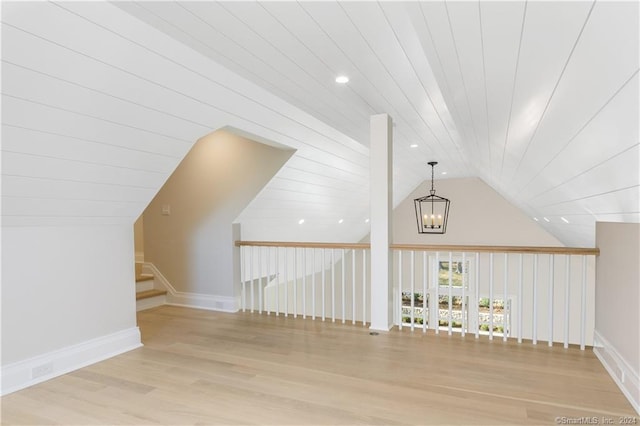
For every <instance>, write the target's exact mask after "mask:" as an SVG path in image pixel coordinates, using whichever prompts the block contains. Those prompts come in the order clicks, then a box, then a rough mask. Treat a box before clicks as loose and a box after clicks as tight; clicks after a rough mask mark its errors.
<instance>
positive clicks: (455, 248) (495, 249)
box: [391, 244, 600, 256]
mask: <svg viewBox="0 0 640 426" xmlns="http://www.w3.org/2000/svg"><path fill="white" fill-rule="evenodd" d="M391 248H392V249H394V250H415V251H452V252H474V253H475V252H478V253H525V254H536V253H537V254H583V255H594V256H598V255H600V249H599V248H597V247H596V248H589V247H533V246H532V247H529V246H472V245H425V244H391Z"/></svg>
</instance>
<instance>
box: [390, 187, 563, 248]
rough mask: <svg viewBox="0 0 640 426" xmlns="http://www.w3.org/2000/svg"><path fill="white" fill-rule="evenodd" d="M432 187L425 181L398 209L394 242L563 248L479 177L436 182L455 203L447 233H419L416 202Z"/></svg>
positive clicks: (451, 209) (442, 192)
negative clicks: (414, 203)
mask: <svg viewBox="0 0 640 426" xmlns="http://www.w3.org/2000/svg"><path fill="white" fill-rule="evenodd" d="M430 188H431V182H430V181H425V182H423V183H422V184H420V185H418V187H417V188H416V189H415V190H414V191H413V192H412V193H411V194H409V195H408V196H407V198H406V199H405V200H404V201H402V202H401V203H400V204H398V206H397V207H396V208H395V210H394V215H393V242H394V243H397V244H402V243H404V244H468V245H469V244H478V245H513V246H563V244H562V243H561V242H560V241H559V240H558V239H557V238H555V237H554V236H552V235H551V234H549V233H548V232H547V231H545V230H544V229H543V228H542V227H541V226H539V225H538V224H537V223H536V222H535V221H534V220H533V219H532V218H530V217H528V216H526V215H525V214H524V213H523V212H522V211H521V210H520V209H518V208H517V207H515V206H513V205H512V204H511V203H509V202H508V201H507V200H505V199H504V198H503V197H502V196H501V195H500V194H498V193H497V192H496V191H495V190H494V189H493V188H491V187H490V186H489V185H487V184H486V183H484V182H483V181H482V180H481V179H479V178H460V179H439V180H436V182H435V189H436V194H437V195H439V196H441V197H445V198H448V199H449V200H451V207H450V212H449V222H448V225H447V232H446V234H443V235H426V234H418V228H417V226H416V214H415V208H414V205H413V200H414V199H415V198H419V197H422V196H425V195H428V194H429V189H430Z"/></svg>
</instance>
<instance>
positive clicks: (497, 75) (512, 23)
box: [479, 2, 525, 186]
mask: <svg viewBox="0 0 640 426" xmlns="http://www.w3.org/2000/svg"><path fill="white" fill-rule="evenodd" d="M479 8H480V12H479V19H480V22H481V25H482V28H481V32H482V34H481V37H480V39H481V41H482V53H483V64H482V65H483V74H484V84H485V90H486V100H487V101H486V103H487V105H486V121H487V138H488V140H489V161H490V162H489V168H490V170H491V173H490V174H489V176H491V178H490V182H491V183H492V184H493V185H494V186H497V185H496V182H497V178H498V177H497V176H496V174H497V171H499V170H500V164H501V160H502V148H503V146H504V141H505V139H506V137H507V127H508V123H509V122H510V117H509V115H510V112H511V99H512V94H513V87H514V86H513V83H514V81H515V78H516V69H517V63H518V51H519V46H520V34H521V32H522V26H523V24H524V11H525V4H524V3H521V2H507V3H506V4H499V3H494V2H486V3H480V4H479Z"/></svg>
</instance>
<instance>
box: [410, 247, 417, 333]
mask: <svg viewBox="0 0 640 426" xmlns="http://www.w3.org/2000/svg"><path fill="white" fill-rule="evenodd" d="M410 253H411V256H410V260H411V265H410V267H409V272H410V273H411V331H413V330H414V329H415V327H414V324H415V322H416V321H415V314H414V308H415V301H414V297H413V295H414V294H415V291H416V289H415V286H416V272H415V254H416V252H415V251H413V250H411V252H410Z"/></svg>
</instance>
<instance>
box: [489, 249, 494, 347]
mask: <svg viewBox="0 0 640 426" xmlns="http://www.w3.org/2000/svg"><path fill="white" fill-rule="evenodd" d="M489 340H493V253H490V254H489Z"/></svg>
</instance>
